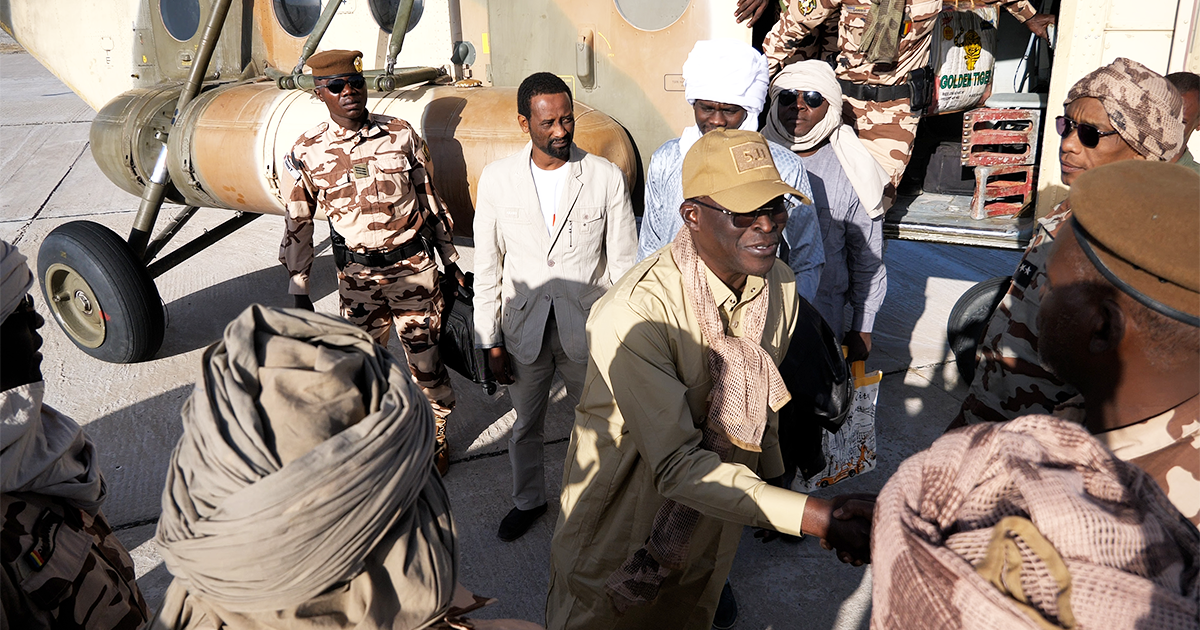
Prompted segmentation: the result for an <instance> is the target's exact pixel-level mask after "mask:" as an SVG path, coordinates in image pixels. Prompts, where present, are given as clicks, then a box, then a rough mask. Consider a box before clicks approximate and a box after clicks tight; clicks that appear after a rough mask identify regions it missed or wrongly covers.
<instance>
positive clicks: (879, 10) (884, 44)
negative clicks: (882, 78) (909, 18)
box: [859, 0, 905, 63]
mask: <svg viewBox="0 0 1200 630" xmlns="http://www.w3.org/2000/svg"><path fill="white" fill-rule="evenodd" d="M904 3H905V0H879V2H877V3H875V4H873V5H871V12H870V13H869V14H867V26H866V28H864V29H863V36H862V43H861V45H860V46H859V50H861V51H862V52H863V54H864V55H865V56H866V58H867V62H869V63H896V56H897V55H898V54H899V52H900V23H901V22H902V21H904Z"/></svg>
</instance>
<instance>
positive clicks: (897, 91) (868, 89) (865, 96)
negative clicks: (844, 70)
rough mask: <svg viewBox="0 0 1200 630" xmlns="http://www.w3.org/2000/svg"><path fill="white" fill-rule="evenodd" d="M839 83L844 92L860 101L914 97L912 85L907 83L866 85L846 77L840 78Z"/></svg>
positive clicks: (883, 101)
mask: <svg viewBox="0 0 1200 630" xmlns="http://www.w3.org/2000/svg"><path fill="white" fill-rule="evenodd" d="M838 83H839V84H841V86H842V94H844V95H846V96H848V97H850V98H854V99H858V100H860V101H872V102H875V103H885V102H887V101H898V100H900V99H905V98H909V99H911V98H912V87H911V86H909V85H908V84H907V83H902V84H900V85H866V84H863V83H854V82H853V81H847V80H845V79H838Z"/></svg>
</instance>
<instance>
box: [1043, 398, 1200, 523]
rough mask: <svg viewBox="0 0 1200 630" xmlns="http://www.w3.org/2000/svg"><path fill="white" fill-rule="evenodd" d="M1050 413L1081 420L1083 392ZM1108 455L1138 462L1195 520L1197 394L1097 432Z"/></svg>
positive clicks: (1199, 480) (1199, 497) (1198, 518)
mask: <svg viewBox="0 0 1200 630" xmlns="http://www.w3.org/2000/svg"><path fill="white" fill-rule="evenodd" d="M1054 415H1056V416H1058V417H1060V418H1064V419H1066V420H1071V421H1074V422H1078V423H1079V424H1083V421H1084V408H1083V396H1076V397H1074V398H1072V399H1070V400H1068V401H1067V402H1065V403H1063V404H1062V405H1059V407H1058V409H1055V410H1054ZM1096 439H1098V440H1100V442H1101V443H1103V444H1104V445H1105V446H1107V447H1108V450H1110V451H1112V452H1113V455H1116V456H1117V457H1119V458H1121V459H1122V460H1124V461H1127V462H1129V463H1131V464H1137V466H1138V467H1139V468H1141V469H1142V470H1144V471H1146V472H1147V473H1149V474H1150V476H1151V477H1153V478H1154V480H1155V481H1157V482H1158V485H1159V487H1160V488H1162V491H1163V492H1164V493H1166V495H1167V498H1168V499H1170V500H1171V503H1172V504H1174V505H1175V507H1176V508H1179V511H1180V512H1182V513H1183V515H1184V516H1186V517H1187V519H1188V520H1189V521H1191V522H1192V525H1197V526H1200V398H1197V397H1195V396H1193V397H1192V398H1189V399H1188V400H1186V401H1184V402H1183V404H1181V405H1179V406H1178V407H1175V408H1174V409H1170V410H1167V411H1166V412H1164V413H1161V414H1159V415H1157V416H1154V417H1153V418H1150V419H1148V420H1143V421H1141V422H1138V423H1136V424H1131V425H1129V426H1125V427H1121V428H1119V429H1113V430H1111V431H1105V432H1104V433H1097V434H1096Z"/></svg>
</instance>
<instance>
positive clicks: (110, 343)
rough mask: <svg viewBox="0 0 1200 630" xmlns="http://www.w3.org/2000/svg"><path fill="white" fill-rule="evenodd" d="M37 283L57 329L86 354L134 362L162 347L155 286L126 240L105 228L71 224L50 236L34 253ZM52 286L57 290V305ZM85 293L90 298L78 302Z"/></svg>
mask: <svg viewBox="0 0 1200 630" xmlns="http://www.w3.org/2000/svg"><path fill="white" fill-rule="evenodd" d="M72 273H74V274H76V276H71V274H72ZM38 281H39V283H40V284H41V286H42V295H43V296H44V297H45V298H46V304H47V305H48V306H49V307H50V311H51V312H52V313H54V318H55V319H56V320H57V321H58V325H59V327H61V328H62V329H63V332H65V333H67V337H69V338H70V339H71V341H72V342H74V343H75V345H76V346H78V347H79V349H80V350H83V351H84V352H86V353H87V354H90V355H91V356H93V357H96V358H97V359H100V360H101V361H107V362H109V363H137V362H139V361H145V360H147V359H150V358H152V357H153V356H154V354H155V353H156V352H158V349H159V347H161V346H162V341H163V336H164V334H165V332H166V318H165V316H164V313H163V306H162V300H161V299H160V298H159V295H158V288H157V287H155V286H154V281H153V280H151V279H150V275H149V274H148V273H146V267H145V265H143V264H142V262H141V261H140V260H138V258H137V257H135V256H134V255H133V252H132V251H130V249H129V245H128V244H127V243H126V242H125V240H124V239H122V238H121V237H120V236H117V234H116V233H115V232H113V231H112V230H110V229H108V228H106V227H104V226H103V225H100V224H99V223H92V222H91V221H72V222H70V223H64V224H63V225H60V226H59V227H57V228H55V229H54V230H53V231H52V232H50V234H48V235H47V236H46V240H44V241H42V245H41V248H40V249H39V250H38ZM80 281H82V283H81V282H80ZM68 283H69V284H68ZM52 288H58V289H59V301H58V302H55V300H54V295H52ZM70 288H73V289H74V290H73V291H70V292H66V291H65V289H70ZM87 291H90V293H91V294H92V295H90V296H87V295H84V296H83V298H84V299H82V300H81V299H80V298H79V296H80V295H81V292H82V293H86V292H87ZM93 299H94V302H95V304H92V300H93ZM64 300H65V301H64ZM64 319H66V320H67V321H64ZM85 319H90V320H93V321H94V322H96V323H95V324H87V323H81V321H83V320H85ZM85 333H90V334H93V336H91V337H89V336H88V334H85Z"/></svg>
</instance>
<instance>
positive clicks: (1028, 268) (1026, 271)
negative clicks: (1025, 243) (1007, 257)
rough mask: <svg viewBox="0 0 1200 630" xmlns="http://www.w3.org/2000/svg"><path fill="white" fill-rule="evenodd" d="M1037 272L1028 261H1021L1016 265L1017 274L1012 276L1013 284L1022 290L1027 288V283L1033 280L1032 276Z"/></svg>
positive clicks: (1035, 267) (1034, 266)
mask: <svg viewBox="0 0 1200 630" xmlns="http://www.w3.org/2000/svg"><path fill="white" fill-rule="evenodd" d="M1037 271H1038V268H1037V265H1035V264H1033V263H1031V262H1029V261H1028V260H1022V261H1021V264H1019V265H1017V272H1016V273H1014V274H1013V283H1014V284H1016V285H1017V286H1019V287H1021V288H1022V289H1024V288H1028V287H1029V282H1030V281H1031V280H1033V276H1034V274H1036V273H1037Z"/></svg>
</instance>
